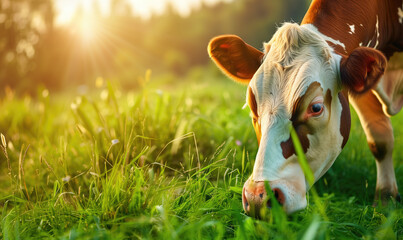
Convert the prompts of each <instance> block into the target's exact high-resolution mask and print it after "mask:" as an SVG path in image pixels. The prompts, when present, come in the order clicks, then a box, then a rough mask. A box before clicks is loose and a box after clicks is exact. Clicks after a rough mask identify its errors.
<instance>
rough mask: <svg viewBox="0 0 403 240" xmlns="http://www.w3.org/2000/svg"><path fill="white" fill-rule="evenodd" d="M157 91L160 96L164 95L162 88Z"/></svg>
mask: <svg viewBox="0 0 403 240" xmlns="http://www.w3.org/2000/svg"><path fill="white" fill-rule="evenodd" d="M155 93H157V94H158V95H159V96H162V95H163V94H164V92H163V91H162V90H161V89H157V90H155Z"/></svg>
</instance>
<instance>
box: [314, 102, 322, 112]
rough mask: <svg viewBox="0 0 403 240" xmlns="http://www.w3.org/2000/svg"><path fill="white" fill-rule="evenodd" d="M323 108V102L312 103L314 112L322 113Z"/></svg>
mask: <svg viewBox="0 0 403 240" xmlns="http://www.w3.org/2000/svg"><path fill="white" fill-rule="evenodd" d="M322 109H323V105H322V104H321V103H315V104H313V105H312V112H314V113H320V112H321V111H322Z"/></svg>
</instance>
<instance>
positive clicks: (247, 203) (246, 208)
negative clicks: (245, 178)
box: [242, 188, 250, 213]
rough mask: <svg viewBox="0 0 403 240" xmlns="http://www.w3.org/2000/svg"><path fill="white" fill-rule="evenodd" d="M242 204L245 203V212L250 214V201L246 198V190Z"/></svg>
mask: <svg viewBox="0 0 403 240" xmlns="http://www.w3.org/2000/svg"><path fill="white" fill-rule="evenodd" d="M242 203H243V209H244V210H245V212H246V213H249V210H250V208H249V202H248V199H247V198H246V195H245V188H244V189H243V191H242Z"/></svg>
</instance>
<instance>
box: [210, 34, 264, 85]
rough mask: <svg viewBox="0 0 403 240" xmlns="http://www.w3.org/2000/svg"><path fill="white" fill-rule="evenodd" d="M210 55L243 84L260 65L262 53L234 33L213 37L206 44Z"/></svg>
mask: <svg viewBox="0 0 403 240" xmlns="http://www.w3.org/2000/svg"><path fill="white" fill-rule="evenodd" d="M208 52H209V54H210V57H211V58H212V59H213V60H214V62H215V63H216V64H217V66H218V67H219V68H220V69H221V70H222V71H223V72H224V73H225V74H226V75H228V76H229V77H230V78H232V79H233V80H235V81H237V82H241V83H244V84H247V83H249V81H250V79H251V78H252V77H253V75H254V74H255V72H256V70H257V69H258V68H259V67H260V64H261V60H262V57H263V53H262V52H261V51H259V50H257V49H255V48H254V47H252V46H250V45H248V44H246V43H245V42H244V41H243V40H242V39H241V38H239V37H237V36H234V35H224V36H219V37H216V38H213V39H212V40H211V41H210V43H209V45H208Z"/></svg>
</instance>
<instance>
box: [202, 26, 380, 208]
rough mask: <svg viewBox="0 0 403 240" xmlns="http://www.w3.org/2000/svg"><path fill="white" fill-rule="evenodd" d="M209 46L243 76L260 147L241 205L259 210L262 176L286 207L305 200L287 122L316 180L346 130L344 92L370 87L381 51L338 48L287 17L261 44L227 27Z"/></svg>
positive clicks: (225, 66)
mask: <svg viewBox="0 0 403 240" xmlns="http://www.w3.org/2000/svg"><path fill="white" fill-rule="evenodd" d="M208 50H209V53H210V56H211V58H212V59H213V60H214V62H215V63H216V64H217V65H218V66H219V68H220V69H222V70H223V71H224V72H225V73H226V74H227V75H228V76H229V77H230V78H232V79H234V80H235V81H238V82H242V83H246V84H248V89H247V97H246V101H247V103H248V105H249V107H250V109H251V115H252V120H253V126H254V128H255V131H256V135H257V138H258V142H259V150H258V152H257V155H256V159H255V165H254V168H253V173H252V175H251V176H250V178H249V179H248V180H247V181H246V183H245V185H244V187H243V194H242V200H243V206H244V209H245V211H246V212H247V213H251V214H252V215H255V214H257V215H259V209H260V208H261V206H262V205H263V204H264V202H263V201H264V199H266V191H265V188H264V181H268V182H269V184H270V187H271V189H272V190H273V192H274V195H275V196H276V198H277V200H278V202H279V203H280V204H282V206H283V208H284V210H285V211H286V212H287V213H291V212H294V211H296V210H299V209H302V208H305V207H306V205H307V200H306V191H308V190H309V189H308V188H309V186H308V184H307V182H306V180H305V176H304V173H303V171H302V169H301V167H300V165H299V163H298V159H297V156H296V154H295V150H294V146H293V143H292V139H291V137H290V126H291V125H292V126H293V127H294V128H295V130H296V132H297V134H298V137H299V140H300V142H301V144H302V147H303V150H304V152H305V155H306V159H307V161H308V164H309V166H310V168H311V170H312V172H313V174H314V177H315V181H316V180H317V179H319V178H320V177H321V176H322V175H323V174H324V173H325V172H326V171H327V170H328V169H329V168H330V166H331V165H332V164H333V162H334V160H335V159H336V157H337V156H338V155H339V153H340V152H341V150H342V148H343V147H344V145H345V144H346V142H347V139H348V136H349V132H350V109H349V104H348V99H347V94H343V93H346V92H350V93H351V94H360V93H363V92H365V91H367V90H369V89H370V88H371V87H372V86H373V85H374V84H376V83H377V81H378V79H379V78H380V76H381V75H382V74H383V72H384V69H385V66H386V59H385V57H384V56H383V55H382V54H381V53H380V52H378V51H376V50H373V49H370V48H364V47H359V48H357V49H355V50H354V51H353V52H352V53H351V54H350V55H349V56H342V55H340V54H336V53H335V52H334V51H333V49H332V48H331V47H329V45H328V44H327V42H326V41H325V40H323V39H322V38H321V37H320V36H319V34H317V33H315V32H314V31H312V30H310V29H309V28H306V27H303V26H299V25H297V24H291V23H286V24H284V25H283V26H282V27H281V28H279V29H278V30H277V32H276V34H275V35H274V36H273V38H272V40H271V41H270V42H269V43H267V44H265V49H264V52H260V51H259V50H256V49H254V48H253V47H251V46H250V45H248V44H246V43H245V42H244V41H242V40H241V39H240V38H239V37H236V36H229V35H226V36H220V37H217V38H214V39H212V40H211V42H210V44H209V49H208ZM269 204H270V203H269ZM252 209H254V210H252ZM251 211H253V212H251Z"/></svg>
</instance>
